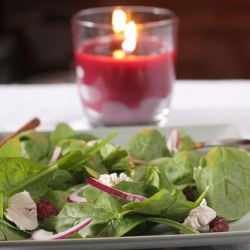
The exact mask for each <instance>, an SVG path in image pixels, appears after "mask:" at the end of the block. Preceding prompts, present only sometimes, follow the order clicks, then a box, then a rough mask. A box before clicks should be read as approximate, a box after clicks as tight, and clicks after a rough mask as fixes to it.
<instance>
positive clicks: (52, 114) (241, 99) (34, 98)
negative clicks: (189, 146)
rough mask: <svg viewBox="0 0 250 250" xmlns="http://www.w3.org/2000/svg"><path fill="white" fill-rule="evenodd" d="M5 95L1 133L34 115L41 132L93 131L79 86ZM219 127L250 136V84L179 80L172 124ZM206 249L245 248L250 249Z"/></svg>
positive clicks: (17, 88) (12, 90) (4, 90)
mask: <svg viewBox="0 0 250 250" xmlns="http://www.w3.org/2000/svg"><path fill="white" fill-rule="evenodd" d="M0 94H1V97H0V107H1V108H0V132H11V131H15V130H17V129H18V128H19V127H20V126H21V125H23V124H25V123H26V122H27V121H28V120H31V119H32V118H34V117H38V118H39V119H40V120H41V125H40V126H39V128H38V130H41V131H51V130H53V129H54V128H55V126H56V124H57V123H59V122H67V123H68V124H69V125H70V126H71V127H72V128H73V129H74V130H86V129H90V128H91V126H90V124H89V122H88V119H87V117H86V116H85V115H84V111H83V107H82V105H81V102H80V98H79V96H78V92H77V87H76V85H75V84H74V83H71V84H63V83H62V84H27V85H23V84H22V85H21V84H8V85H7V84H6V85H4V84H3V85H0ZM218 124H233V125H234V126H235V127H236V128H237V129H238V131H239V132H240V134H241V135H242V137H245V138H250V80H213V81H210V80H209V81H208V80H193V81H192V80H178V81H177V82H176V84H175V85H174V91H173V96H172V104H171V111H170V115H169V120H168V124H167V126H170V127H174V126H177V127H178V126H186V125H218ZM168 249H170V248H168ZM171 249H172V250H177V249H181V248H171ZM184 249H186V250H188V249H200V247H197V248H195V247H192V248H184ZM202 249H204V250H224V249H231V250H245V249H250V245H242V246H230V247H229V246H211V247H203V248H202Z"/></svg>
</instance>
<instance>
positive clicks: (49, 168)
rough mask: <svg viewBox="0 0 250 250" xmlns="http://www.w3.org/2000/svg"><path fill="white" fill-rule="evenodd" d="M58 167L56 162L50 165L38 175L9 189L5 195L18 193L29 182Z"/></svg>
mask: <svg viewBox="0 0 250 250" xmlns="http://www.w3.org/2000/svg"><path fill="white" fill-rule="evenodd" d="M57 169H58V166H57V165H56V164H55V165H52V166H51V167H48V168H47V169H46V170H44V171H42V172H40V173H38V174H37V175H35V176H34V177H32V178H31V179H29V180H26V181H24V182H22V183H21V184H20V185H18V186H17V187H14V188H12V189H10V190H8V191H7V192H6V193H4V194H3V195H4V196H10V195H12V194H13V193H16V192H17V191H18V190H20V189H22V188H23V187H25V186H27V185H28V184H30V183H32V182H34V181H36V180H38V179H40V178H42V177H44V176H45V175H47V174H49V173H52V172H53V171H55V170H57Z"/></svg>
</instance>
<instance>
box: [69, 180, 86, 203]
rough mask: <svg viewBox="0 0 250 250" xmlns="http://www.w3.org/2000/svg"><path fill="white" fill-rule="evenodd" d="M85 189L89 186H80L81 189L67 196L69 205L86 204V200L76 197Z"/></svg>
mask: <svg viewBox="0 0 250 250" xmlns="http://www.w3.org/2000/svg"><path fill="white" fill-rule="evenodd" d="M87 187H90V185H89V184H86V185H84V186H82V187H80V188H78V189H76V190H75V191H74V192H73V193H71V194H70V195H69V197H68V198H67V201H68V202H71V203H76V204H83V203H86V202H87V200H86V199H85V198H83V197H80V196H78V194H79V193H80V192H81V191H82V190H84V189H85V188H87Z"/></svg>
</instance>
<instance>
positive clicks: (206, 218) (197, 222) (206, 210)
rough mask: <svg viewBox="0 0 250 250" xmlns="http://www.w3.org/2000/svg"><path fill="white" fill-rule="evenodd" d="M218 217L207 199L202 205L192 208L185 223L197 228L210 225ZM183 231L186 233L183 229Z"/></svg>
mask: <svg viewBox="0 0 250 250" xmlns="http://www.w3.org/2000/svg"><path fill="white" fill-rule="evenodd" d="M215 217H216V212H215V211H214V210H213V209H212V208H210V207H208V206H207V202H206V200H205V199H203V200H202V202H201V203H200V205H199V206H198V207H196V208H194V209H192V210H191V211H190V212H189V214H188V217H187V218H186V219H185V220H184V222H183V225H185V226H188V227H191V228H193V229H195V230H197V229H199V228H201V227H204V226H206V225H208V224H209V223H210V222H211V221H212V220H213V219H214V218H215ZM181 233H184V232H183V231H181Z"/></svg>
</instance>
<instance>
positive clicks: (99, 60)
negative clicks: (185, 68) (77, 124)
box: [74, 9, 176, 125]
mask: <svg viewBox="0 0 250 250" xmlns="http://www.w3.org/2000/svg"><path fill="white" fill-rule="evenodd" d="M130 13H131V16H130V17H129V18H128V17H127V16H126V11H122V10H120V9H119V10H116V11H114V12H113V15H112V23H111V24H110V26H111V27H112V34H109V35H107V34H104V35H98V36H96V37H94V38H89V39H85V40H84V41H83V42H82V43H81V45H80V47H79V46H78V47H75V51H74V54H75V63H76V73H77V75H76V76H77V83H78V86H79V90H80V95H81V99H82V102H83V104H84V107H85V110H86V112H87V114H88V116H89V117H90V120H91V122H92V123H93V124H98V125H134V124H152V123H159V122H160V121H161V120H162V119H163V118H164V116H166V115H167V113H168V108H169V102H170V97H171V91H172V85H173V82H174V80H175V67H174V61H175V54H176V50H175V47H174V46H173V44H172V45H170V44H169V43H168V42H166V41H165V40H164V37H163V38H158V37H157V36H155V35H154V36H152V35H145V34H144V33H143V27H142V26H143V25H142V24H139V25H138V27H139V26H140V29H139V32H137V29H138V27H137V25H136V23H135V22H134V21H133V18H132V17H133V10H132V11H131V12H130ZM100 15H101V14H100ZM134 17H135V18H136V14H135V15H134ZM154 29H157V27H154ZM173 30H174V29H172V31H173ZM103 33H105V32H103ZM173 36H174V35H173ZM173 40H174V39H173V38H172V41H173ZM169 41H171V39H169Z"/></svg>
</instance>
